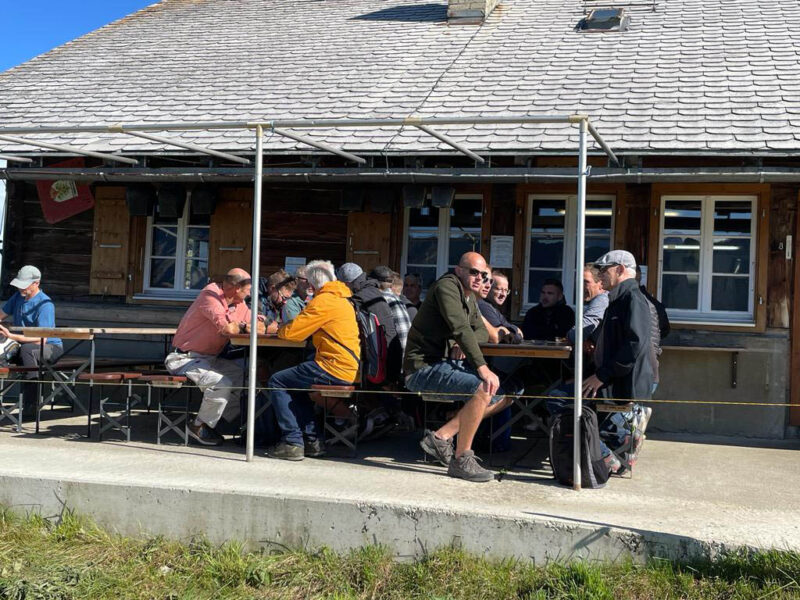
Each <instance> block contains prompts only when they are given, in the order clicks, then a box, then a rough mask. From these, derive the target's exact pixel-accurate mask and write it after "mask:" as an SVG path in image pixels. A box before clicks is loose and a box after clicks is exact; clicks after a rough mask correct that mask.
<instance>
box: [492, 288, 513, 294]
mask: <svg viewBox="0 0 800 600" xmlns="http://www.w3.org/2000/svg"><path fill="white" fill-rule="evenodd" d="M494 291H495V292H497V293H498V294H505V295H508V292H509V291H510V290H508V289H506V288H494Z"/></svg>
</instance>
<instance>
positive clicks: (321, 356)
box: [266, 260, 361, 460]
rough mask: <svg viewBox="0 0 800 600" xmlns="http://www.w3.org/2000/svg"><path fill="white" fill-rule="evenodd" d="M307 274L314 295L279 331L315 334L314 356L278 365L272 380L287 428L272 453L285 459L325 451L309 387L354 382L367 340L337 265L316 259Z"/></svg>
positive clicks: (291, 336)
mask: <svg viewBox="0 0 800 600" xmlns="http://www.w3.org/2000/svg"><path fill="white" fill-rule="evenodd" d="M306 277H307V278H308V283H309V285H310V286H311V289H312V290H313V297H312V299H311V300H310V301H309V303H308V304H307V305H306V307H305V309H304V310H303V312H301V313H300V314H299V315H297V317H295V318H294V320H293V321H291V322H290V323H287V324H286V325H283V326H282V327H281V328H280V329H278V337H279V338H282V339H285V340H293V341H297V342H301V341H303V340H305V339H307V338H308V337H309V336H311V341H312V343H313V344H314V348H315V349H316V354H315V355H314V360H309V361H306V362H303V363H301V364H299V365H297V366H296V367H292V368H290V369H284V370H283V371H278V372H277V373H275V374H274V375H273V376H272V377H270V379H269V382H268V383H267V388H269V390H270V392H269V394H270V399H271V400H272V406H273V407H274V409H275V416H276V417H277V420H278V426H279V427H280V430H281V441H280V442H279V443H278V444H276V445H275V446H273V447H271V448H269V449H268V450H267V452H266V455H267V456H269V457H271V458H280V459H283V460H303V458H305V457H306V456H309V457H316V456H322V454H324V448H323V446H322V442H321V440H320V439H319V438H318V437H317V427H316V422H315V420H314V403H313V402H312V401H311V399H310V398H309V395H308V392H307V391H294V390H308V389H310V388H311V386H312V385H314V384H316V385H348V386H349V385H353V382H354V381H355V380H356V375H357V374H358V367H359V362H360V354H361V341H360V338H359V334H358V325H357V324H356V315H355V311H354V310H353V305H352V304H351V303H350V301H349V300H348V298H350V297H351V295H352V293H351V292H350V288H349V287H347V285H345V284H344V283H342V282H341V281H337V280H336V274H335V272H334V269H333V265H332V264H331V263H330V261H326V260H312V261H311V262H310V263H308V265H307V266H306Z"/></svg>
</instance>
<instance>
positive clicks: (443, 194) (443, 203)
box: [431, 185, 456, 208]
mask: <svg viewBox="0 0 800 600" xmlns="http://www.w3.org/2000/svg"><path fill="white" fill-rule="evenodd" d="M455 195H456V188H454V187H453V186H451V185H435V186H433V187H432V188H431V205H432V206H434V207H436V208H450V207H451V206H452V205H453V198H455Z"/></svg>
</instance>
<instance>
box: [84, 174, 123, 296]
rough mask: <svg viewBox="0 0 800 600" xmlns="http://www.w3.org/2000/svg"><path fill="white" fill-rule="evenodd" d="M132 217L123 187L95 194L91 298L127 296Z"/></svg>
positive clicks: (90, 283)
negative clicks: (94, 295)
mask: <svg viewBox="0 0 800 600" xmlns="http://www.w3.org/2000/svg"><path fill="white" fill-rule="evenodd" d="M129 244H130V216H129V215H128V207H127V205H126V204H125V188H124V187H98V188H97V190H96V191H95V206H94V228H93V236H92V267H91V277H90V282H89V293H90V294H101V295H104V296H124V295H125V293H126V287H127V278H128V252H129Z"/></svg>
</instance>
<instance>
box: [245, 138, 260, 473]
mask: <svg viewBox="0 0 800 600" xmlns="http://www.w3.org/2000/svg"><path fill="white" fill-rule="evenodd" d="M263 143H264V130H263V128H262V127H261V125H256V172H255V181H254V182H253V186H254V187H253V264H252V266H251V267H250V276H251V277H252V278H253V285H252V288H251V292H250V309H251V310H250V362H249V369H248V376H247V451H246V456H247V462H251V461H252V460H253V446H254V442H255V437H254V434H255V432H254V429H255V423H256V384H257V383H258V382H257V381H256V367H257V366H258V345H257V337H256V336H257V335H258V334H257V331H258V276H259V273H258V266H259V263H260V262H261V180H262V178H263V175H264V156H263V154H264V150H263Z"/></svg>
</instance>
